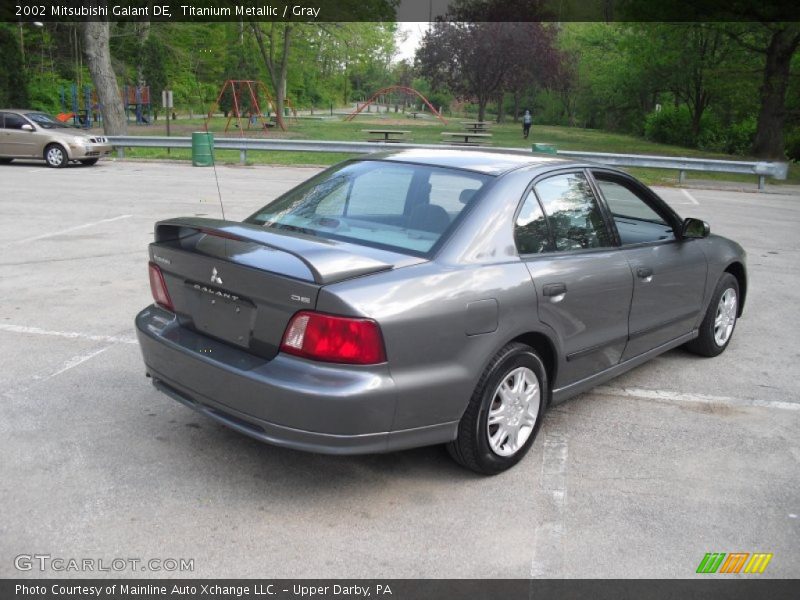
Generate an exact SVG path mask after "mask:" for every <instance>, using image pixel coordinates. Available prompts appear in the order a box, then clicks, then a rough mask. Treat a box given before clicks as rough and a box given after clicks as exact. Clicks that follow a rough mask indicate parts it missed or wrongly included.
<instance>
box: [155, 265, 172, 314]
mask: <svg viewBox="0 0 800 600" xmlns="http://www.w3.org/2000/svg"><path fill="white" fill-rule="evenodd" d="M149 267H150V268H149V271H150V290H151V291H152V292H153V300H155V301H156V304H158V305H159V306H161V307H163V308H166V309H167V310H172V311H174V310H175V309H174V308H173V306H172V299H171V298H170V297H169V292H168V291H167V284H166V283H165V282H164V274H163V273H162V272H161V269H159V268H158V265H157V264H155V263H152V262H151V263H150V264H149Z"/></svg>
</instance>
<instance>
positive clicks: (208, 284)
mask: <svg viewBox="0 0 800 600" xmlns="http://www.w3.org/2000/svg"><path fill="white" fill-rule="evenodd" d="M150 260H151V262H150V267H149V269H150V284H151V288H152V292H153V297H154V299H155V303H154V304H153V305H152V306H149V307H147V308H145V309H144V310H143V311H142V312H141V313H139V315H138V316H137V317H136V328H137V333H138V337H139V343H140V345H141V348H142V353H143V355H144V362H145V365H146V369H147V374H148V376H150V377H152V381H153V383H154V385H155V386H156V387H157V388H158V389H160V390H161V391H163V392H164V393H166V394H167V395H169V396H171V397H173V398H174V399H176V400H178V401H179V402H181V403H183V404H185V405H186V406H188V407H191V408H193V409H194V410H197V411H199V412H201V413H203V414H205V415H207V416H208V417H210V418H212V419H215V420H216V421H218V422H220V423H223V424H225V425H227V426H229V427H231V428H233V429H235V430H237V431H240V432H242V433H244V434H247V435H250V436H252V437H254V438H257V439H259V440H263V441H265V442H269V443H272V444H277V445H280V446H285V447H289V448H295V449H299V450H308V451H314V452H325V453H333V454H355V453H370V452H387V451H393V450H400V449H403V448H411V447H415V446H424V445H430V444H447V447H448V449H449V451H450V454H451V455H452V456H453V458H454V459H455V460H457V461H458V462H459V463H461V464H462V465H464V466H466V467H468V468H470V469H473V470H475V471H477V472H480V473H487V474H492V473H498V472H500V471H503V470H505V469H507V468H509V467H511V466H512V465H514V464H515V463H517V462H518V461H519V460H520V459H522V457H523V456H524V455H525V453H526V452H527V451H528V450H529V449H530V447H531V445H532V443H533V441H534V438H535V437H536V433H537V431H538V430H539V427H540V426H541V423H542V416H543V413H544V410H545V409H546V408H547V407H548V406H551V405H553V404H555V403H558V402H562V401H564V400H566V399H567V398H569V397H571V396H574V395H576V394H579V393H581V392H583V391H586V390H588V389H590V388H591V387H593V386H595V385H597V384H599V383H601V382H604V381H607V380H608V379H611V378H612V377H614V376H616V375H619V374H620V373H623V372H625V371H627V370H628V369H631V368H633V367H635V366H637V365H640V364H642V363H643V362H645V361H647V360H648V359H650V358H653V357H654V356H657V355H658V354H661V353H662V352H665V351H667V350H669V349H671V348H675V347H677V346H680V345H685V346H686V347H687V348H688V349H689V350H691V351H692V352H695V353H697V354H700V355H702V356H715V355H717V354H719V353H721V352H723V351H724V350H725V348H726V347H727V345H728V344H729V343H730V341H731V336H732V334H733V330H734V327H735V325H736V319H737V318H738V317H739V316H741V314H742V307H743V305H744V299H745V294H746V291H747V277H746V271H745V253H744V251H743V250H742V248H741V247H740V246H739V245H738V244H736V243H735V242H732V241H730V240H728V239H725V238H723V237H719V236H715V235H710V234H709V227H708V225H707V224H706V223H704V222H703V221H699V220H696V219H682V218H681V217H679V216H678V215H677V214H676V213H675V212H674V211H673V210H672V209H671V208H670V207H669V206H667V204H665V203H664V202H663V201H662V200H661V199H660V198H659V197H658V196H657V195H656V194H655V193H654V192H653V191H651V190H650V189H649V188H647V187H646V186H644V185H642V184H641V183H639V182H638V181H636V180H635V179H634V178H632V177H631V176H629V175H627V174H625V173H623V172H621V171H618V170H615V169H611V168H608V167H604V166H599V165H593V164H586V163H578V162H574V161H568V160H561V159H557V158H551V157H540V156H534V155H530V154H521V153H520V154H514V153H502V152H491V151H466V150H465V151H450V150H436V151H431V150H422V149H420V150H409V151H400V152H393V153H386V154H375V155H370V156H369V157H367V158H363V159H358V160H350V161H347V162H344V163H341V164H339V165H337V166H335V167H332V168H330V169H328V170H327V171H324V172H323V173H321V174H319V175H317V176H316V177H314V178H312V179H310V180H309V181H307V182H305V183H303V184H301V185H300V186H298V187H297V188H295V189H293V190H291V191H289V192H288V193H286V194H284V195H283V196H281V197H279V198H277V199H276V200H274V201H273V202H270V203H269V204H267V205H266V206H265V207H264V208H262V209H261V210H259V211H258V212H256V213H255V214H254V215H252V216H251V217H249V218H248V219H246V220H245V221H244V222H233V221H220V220H213V219H200V218H182V219H172V220H168V221H162V222H159V223H157V224H156V227H155V241H154V242H153V243H152V244H151V245H150Z"/></svg>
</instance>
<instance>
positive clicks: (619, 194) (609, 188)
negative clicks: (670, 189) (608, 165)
mask: <svg viewBox="0 0 800 600" xmlns="http://www.w3.org/2000/svg"><path fill="white" fill-rule="evenodd" d="M594 176H595V180H596V181H597V186H598V187H599V188H600V193H601V194H602V195H603V198H604V199H605V201H606V205H607V206H608V208H609V210H610V211H611V214H612V216H613V218H614V223H615V225H616V226H617V231H618V232H619V237H620V241H621V242H622V244H623V245H629V244H640V243H643V242H655V241H662V240H673V239H675V234H674V232H673V231H672V227H671V226H670V225H669V224H668V222H667V220H666V219H665V218H664V217H663V216H662V215H660V214H658V212H656V211H655V210H654V209H653V208H651V207H650V206H649V205H648V204H647V203H646V202H645V200H644V199H643V198H641V197H640V196H639V195H638V194H637V193H636V192H635V191H634V190H632V189H631V188H630V187H629V186H627V185H624V184H623V183H622V182H620V181H616V180H613V179H611V178H609V177H608V176H604V175H603V174H601V173H595V174H594Z"/></svg>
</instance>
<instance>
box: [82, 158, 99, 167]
mask: <svg viewBox="0 0 800 600" xmlns="http://www.w3.org/2000/svg"><path fill="white" fill-rule="evenodd" d="M98 160H100V159H99V158H85V159H83V160H82V161H81V164H82V165H86V166H87V167H91V166H92V165H96V164H97V161H98Z"/></svg>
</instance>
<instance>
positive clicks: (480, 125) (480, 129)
mask: <svg viewBox="0 0 800 600" xmlns="http://www.w3.org/2000/svg"><path fill="white" fill-rule="evenodd" d="M461 124H462V125H463V126H464V129H466V130H467V131H472V132H473V133H486V132H487V131H489V127H491V125H492V122H491V121H461Z"/></svg>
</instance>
